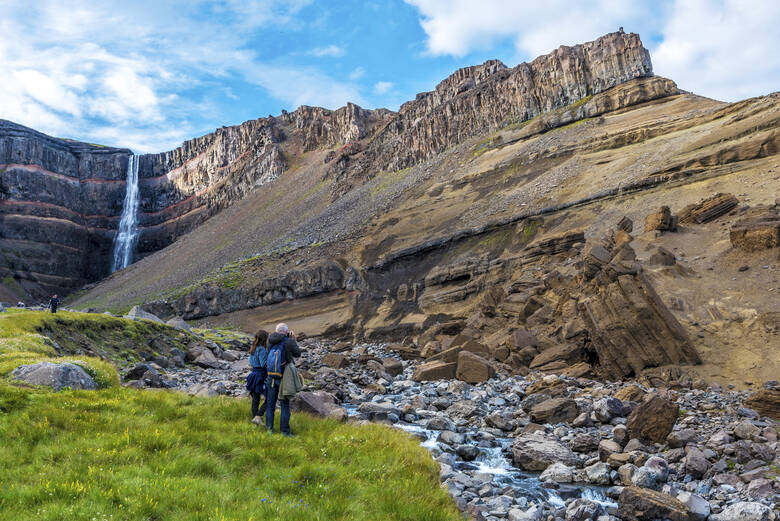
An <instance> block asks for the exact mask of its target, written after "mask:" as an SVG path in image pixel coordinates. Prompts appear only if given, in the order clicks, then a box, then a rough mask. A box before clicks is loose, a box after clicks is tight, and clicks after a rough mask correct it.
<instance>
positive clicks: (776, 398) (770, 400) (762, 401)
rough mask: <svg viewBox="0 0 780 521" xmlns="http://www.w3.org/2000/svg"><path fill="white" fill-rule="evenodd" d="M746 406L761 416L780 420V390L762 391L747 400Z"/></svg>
mask: <svg viewBox="0 0 780 521" xmlns="http://www.w3.org/2000/svg"><path fill="white" fill-rule="evenodd" d="M745 406H746V407H750V408H751V409H753V410H754V411H756V412H757V413H758V414H760V415H761V416H767V417H769V418H772V419H773V420H780V389H762V390H760V391H758V392H757V393H755V394H753V395H751V396H750V398H748V399H747V400H745Z"/></svg>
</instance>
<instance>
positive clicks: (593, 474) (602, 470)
mask: <svg viewBox="0 0 780 521" xmlns="http://www.w3.org/2000/svg"><path fill="white" fill-rule="evenodd" d="M584 470H585V476H586V477H587V478H588V483H593V484H594V485H609V484H610V483H611V481H612V480H611V479H610V472H611V471H612V469H611V468H610V467H609V465H607V464H606V463H603V462H599V463H594V464H593V465H589V466H587V467H585V469H584Z"/></svg>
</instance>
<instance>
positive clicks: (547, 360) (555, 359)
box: [529, 344, 586, 373]
mask: <svg viewBox="0 0 780 521" xmlns="http://www.w3.org/2000/svg"><path fill="white" fill-rule="evenodd" d="M585 360H586V356H585V350H584V349H583V348H582V346H580V345H577V344H568V345H565V344H564V345H559V346H555V347H551V348H549V349H545V350H544V351H542V352H541V353H539V354H538V355H536V356H535V357H534V359H533V360H532V361H531V364H530V365H529V367H530V368H531V369H536V370H538V371H542V372H548V373H550V372H556V373H560V372H562V371H563V370H564V369H566V368H568V367H569V366H571V365H574V364H576V363H579V362H584V361H585Z"/></svg>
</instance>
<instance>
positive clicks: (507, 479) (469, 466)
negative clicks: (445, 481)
mask: <svg viewBox="0 0 780 521" xmlns="http://www.w3.org/2000/svg"><path fill="white" fill-rule="evenodd" d="M390 396H395V395H387V396H385V398H388V397H390ZM390 401H392V400H390ZM346 409H347V413H348V414H349V415H350V416H352V415H355V414H357V406H355V405H352V404H349V405H346ZM394 426H395V427H396V428H399V429H401V430H404V431H406V432H408V433H410V434H413V435H414V436H416V437H417V438H419V439H420V444H421V445H422V446H423V447H425V448H426V449H427V450H428V451H430V452H431V453H433V454H434V455H436V454H440V453H441V452H440V449H439V444H438V442H437V439H438V436H439V434H440V433H439V432H438V431H433V430H429V429H426V428H424V427H422V426H420V425H415V424H411V423H405V422H398V423H396V424H395V425H394ZM511 446H512V439H511V438H496V440H495V446H492V447H480V451H479V456H477V458H476V459H475V460H474V461H468V462H467V461H462V460H458V461H457V463H456V464H455V466H454V468H455V470H457V471H459V472H464V473H466V474H468V475H470V476H476V475H480V476H482V479H483V480H485V478H487V480H488V481H489V482H492V483H493V484H494V485H496V486H499V487H506V486H509V487H511V488H512V489H514V490H515V494H516V496H518V497H520V496H522V497H526V498H527V499H528V500H529V501H533V502H537V503H547V504H550V505H553V506H555V507H562V506H564V505H565V502H566V500H567V499H570V498H583V499H588V500H591V501H595V502H597V503H601V504H602V505H603V506H605V507H606V506H612V507H616V506H617V505H616V503H615V502H613V501H612V500H610V499H609V498H608V497H607V496H606V494H605V490H604V488H603V487H599V486H594V485H586V484H576V485H575V484H571V485H565V484H561V485H559V486H558V488H556V489H552V488H548V487H547V486H545V484H544V483H542V482H541V481H539V476H538V474H533V473H529V472H525V471H523V470H520V469H519V468H517V467H515V466H514V465H512V463H511ZM518 492H519V494H518Z"/></svg>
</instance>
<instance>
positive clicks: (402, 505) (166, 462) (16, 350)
mask: <svg viewBox="0 0 780 521" xmlns="http://www.w3.org/2000/svg"><path fill="white" fill-rule="evenodd" d="M159 328H165V326H161V325H159V324H154V323H151V322H145V321H139V322H133V321H129V320H124V319H117V318H114V317H109V316H103V315H94V314H92V315H89V314H81V313H58V314H57V315H51V314H47V313H44V312H33V311H11V312H8V313H3V314H2V315H0V440H2V443H0V462H2V469H3V472H2V473H0V521H4V520H18V519H25V520H63V519H67V520H85V521H96V520H168V519H187V520H204V521H205V520H215V521H216V520H220V521H221V520H239V519H240V520H244V521H246V520H261V519H315V520H316V519H322V520H325V519H355V520H363V519H365V520H368V519H371V520H377V519H379V520H381V519H387V520H390V519H393V520H395V519H408V520H416V519H419V520H455V519H460V514H459V513H458V512H457V510H456V509H455V507H454V504H453V503H452V501H451V500H450V498H449V497H448V495H447V494H446V492H445V491H444V490H442V489H441V488H440V487H439V481H438V465H437V464H436V463H435V462H434V461H433V460H432V459H431V458H430V456H429V455H428V453H427V452H426V451H425V450H424V449H423V448H421V447H420V445H419V443H418V442H417V441H416V440H415V439H414V438H412V437H411V436H409V435H407V434H405V433H403V432H400V431H396V430H393V429H390V428H388V427H384V426H379V425H363V426H357V425H352V424H340V423H336V422H333V421H330V420H321V419H317V418H313V417H310V416H307V415H304V414H294V415H293V419H292V429H293V432H294V433H295V434H296V437H295V438H293V439H288V438H284V437H281V436H279V435H278V434H276V435H274V434H269V433H267V432H265V430H264V429H261V428H258V427H256V426H254V425H252V424H251V423H250V422H249V418H248V409H249V404H248V403H247V402H246V401H245V400H239V399H235V398H227V397H220V398H213V399H210V398H194V397H190V396H188V395H185V394H183V393H178V392H173V391H159V390H157V391H145V390H135V389H128V388H122V387H119V386H118V381H119V379H118V376H117V373H116V369H115V367H114V366H113V365H112V364H111V363H110V362H109V361H107V360H105V359H103V358H99V357H95V356H80V355H74V356H61V355H62V354H63V353H65V352H67V351H69V350H73V349H82V350H85V349H86V348H85V345H84V342H87V341H89V342H91V343H92V347H90V348H89V351H90V352H101V353H107V354H108V353H115V354H116V353H123V351H121V350H120V344H121V340H122V338H124V339H125V344H126V345H130V346H132V345H136V346H139V345H148V344H149V342H147V341H145V337H146V336H149V335H151V336H152V337H153V338H155V336H154V335H157V334H158V333H160V331H158V329H159ZM166 329H167V330H168V331H166V333H167V334H168V335H171V334H172V335H173V337H171V338H174V339H175V338H176V336H175V335H177V334H179V333H178V332H173V333H172V330H171V329H170V328H166ZM53 331H59V332H60V333H59V334H58V335H57V336H56V338H57V339H56V340H54V339H53V338H52V337H51V336H48V335H51V334H52V332H53ZM209 334H210V335H212V336H214V337H215V338H222V339H224V338H226V337H230V335H229V334H228V333H227V332H223V331H216V332H214V331H211V332H209ZM66 335H71V338H69V339H66V338H64V337H65V336H66ZM182 335H184V336H185V337H186V336H187V335H186V334H184V333H182ZM174 341H175V340H174ZM55 342H56V343H57V346H58V348H56V349H55ZM44 359H52V360H53V359H57V360H65V359H68V360H78V361H79V363H80V364H82V366H84V367H85V368H86V369H87V370H88V372H90V373H91V374H92V375H93V376H94V377H95V378H96V380H97V381H98V383H99V384H100V386H101V389H100V390H98V391H72V390H64V391H60V392H56V393H55V392H54V391H52V390H50V389H48V388H37V387H31V386H28V385H25V384H22V383H21V382H18V381H15V380H14V379H13V378H12V377H11V376H10V375H9V373H10V371H11V370H12V369H13V368H14V367H16V366H18V365H20V363H31V362H36V361H40V360H44Z"/></svg>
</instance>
